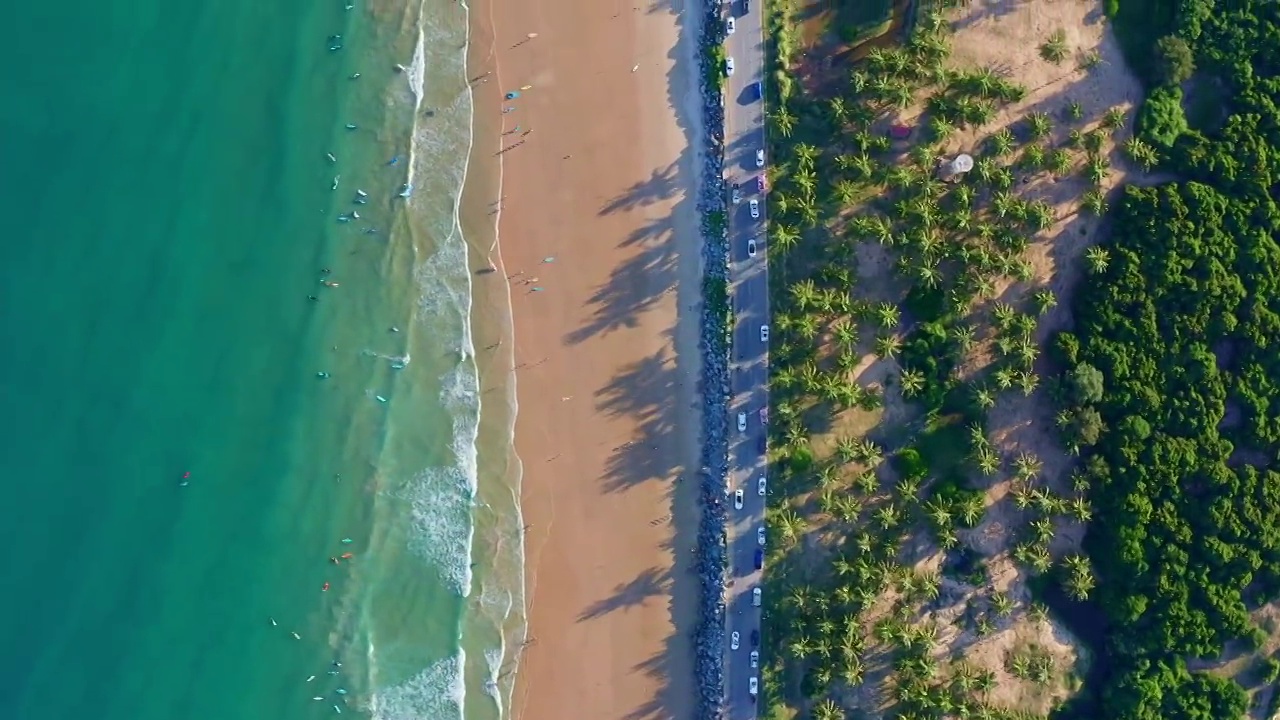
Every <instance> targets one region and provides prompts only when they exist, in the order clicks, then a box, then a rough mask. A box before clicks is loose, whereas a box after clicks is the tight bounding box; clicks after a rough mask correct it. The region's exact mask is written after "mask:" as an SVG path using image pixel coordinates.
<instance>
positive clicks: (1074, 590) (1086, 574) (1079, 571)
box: [1063, 555, 1095, 600]
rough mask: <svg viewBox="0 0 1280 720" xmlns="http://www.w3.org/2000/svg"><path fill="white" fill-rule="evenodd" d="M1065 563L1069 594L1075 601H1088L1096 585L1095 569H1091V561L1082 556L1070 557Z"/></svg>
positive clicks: (1065, 559)
mask: <svg viewBox="0 0 1280 720" xmlns="http://www.w3.org/2000/svg"><path fill="white" fill-rule="evenodd" d="M1063 563H1064V564H1065V565H1066V568H1067V578H1066V581H1065V589H1066V591H1067V594H1068V595H1070V596H1071V598H1072V599H1074V600H1087V599H1088V598H1089V593H1091V592H1093V587H1094V585H1095V581H1094V578H1093V568H1091V567H1089V561H1088V560H1087V559H1086V558H1084V557H1083V556H1080V555H1070V556H1068V557H1066V558H1064V559H1063Z"/></svg>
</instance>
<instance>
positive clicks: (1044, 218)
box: [1027, 200, 1057, 232]
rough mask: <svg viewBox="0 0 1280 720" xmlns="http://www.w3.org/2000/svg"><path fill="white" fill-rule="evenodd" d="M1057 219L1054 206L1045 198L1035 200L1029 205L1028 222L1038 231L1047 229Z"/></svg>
mask: <svg viewBox="0 0 1280 720" xmlns="http://www.w3.org/2000/svg"><path fill="white" fill-rule="evenodd" d="M1056 219H1057V218H1056V217H1055V215H1054V212H1053V206H1052V205H1050V204H1049V203H1047V202H1045V201H1043V200H1035V201H1032V202H1031V203H1030V204H1028V205H1027V224H1028V225H1029V226H1030V227H1031V228H1032V229H1033V230H1035V231H1036V232H1040V231H1041V230H1047V229H1048V228H1049V226H1050V225H1052V224H1053V221H1054V220H1056Z"/></svg>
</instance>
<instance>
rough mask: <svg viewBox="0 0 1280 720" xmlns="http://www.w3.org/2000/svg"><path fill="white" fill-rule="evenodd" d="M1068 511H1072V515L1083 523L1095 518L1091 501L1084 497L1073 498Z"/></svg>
mask: <svg viewBox="0 0 1280 720" xmlns="http://www.w3.org/2000/svg"><path fill="white" fill-rule="evenodd" d="M1068 512H1070V513H1071V517H1073V518H1075V519H1076V520H1078V521H1080V522H1082V523H1087V522H1089V521H1090V520H1092V519H1093V508H1091V507H1089V501H1088V500H1085V499H1084V498H1079V497H1078V498H1072V500H1071V502H1070V503H1069V504H1068Z"/></svg>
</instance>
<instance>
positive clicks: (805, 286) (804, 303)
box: [790, 279, 818, 311]
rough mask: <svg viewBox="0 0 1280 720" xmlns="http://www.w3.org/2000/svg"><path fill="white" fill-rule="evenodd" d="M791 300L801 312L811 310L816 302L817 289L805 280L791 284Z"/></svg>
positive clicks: (809, 281) (810, 281) (811, 282)
mask: <svg viewBox="0 0 1280 720" xmlns="http://www.w3.org/2000/svg"><path fill="white" fill-rule="evenodd" d="M790 293H791V299H792V300H794V301H795V303H796V307H797V308H798V309H800V310H801V311H804V310H808V309H809V308H812V307H813V306H814V305H816V304H817V302H818V287H817V286H816V285H814V283H813V281H812V280H809V279H805V280H801V281H799V282H796V283H793V284H792V285H791V288H790Z"/></svg>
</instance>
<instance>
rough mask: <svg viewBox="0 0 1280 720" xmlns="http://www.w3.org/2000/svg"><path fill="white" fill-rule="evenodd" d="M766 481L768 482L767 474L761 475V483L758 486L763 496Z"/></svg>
mask: <svg viewBox="0 0 1280 720" xmlns="http://www.w3.org/2000/svg"><path fill="white" fill-rule="evenodd" d="M766 482H768V481H767V480H766V479H765V476H764V475H761V476H760V483H759V486H758V487H759V491H760V495H762V496H763V495H764V493H765V483H766Z"/></svg>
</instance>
